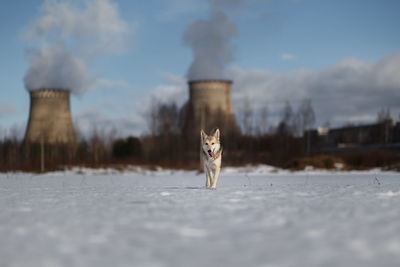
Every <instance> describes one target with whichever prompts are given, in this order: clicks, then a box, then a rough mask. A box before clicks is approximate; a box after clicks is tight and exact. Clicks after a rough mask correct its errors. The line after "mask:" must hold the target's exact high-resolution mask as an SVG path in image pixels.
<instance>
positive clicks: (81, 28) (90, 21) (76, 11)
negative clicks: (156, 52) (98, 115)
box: [24, 0, 132, 94]
mask: <svg viewBox="0 0 400 267" xmlns="http://www.w3.org/2000/svg"><path fill="white" fill-rule="evenodd" d="M74 4H75V5H74ZM76 4H79V5H76ZM131 37H132V31H131V30H130V27H129V24H128V23H127V22H125V21H124V20H123V19H122V18H121V17H120V15H119V12H118V7H117V5H116V4H114V3H112V2H111V1H109V0H82V1H72V0H69V1H62V2H61V1H55V0H46V1H45V2H44V3H43V5H42V6H41V9H40V16H39V18H37V19H36V20H35V21H34V22H33V23H32V24H31V25H29V27H28V29H27V32H26V38H27V39H28V40H29V41H30V42H32V43H33V44H34V45H35V48H33V49H30V50H29V51H28V56H27V59H28V62H29V64H30V67H29V69H28V72H27V73H26V75H25V77H24V82H25V87H26V88H27V89H28V90H36V89H41V88H54V89H57V88H60V89H69V90H71V92H72V93H75V94H82V93H84V92H85V91H87V90H90V89H91V88H92V87H93V85H94V82H95V81H96V78H95V77H93V76H92V75H91V73H90V72H89V69H90V68H89V67H90V64H91V63H93V61H94V60H95V59H96V58H97V57H99V56H102V55H105V54H110V53H119V52H122V51H124V50H125V49H127V48H128V44H129V43H130V40H131Z"/></svg>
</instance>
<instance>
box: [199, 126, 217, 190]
mask: <svg viewBox="0 0 400 267" xmlns="http://www.w3.org/2000/svg"><path fill="white" fill-rule="evenodd" d="M219 137H220V132H219V129H218V128H215V129H214V130H213V131H211V133H210V135H207V134H206V133H205V132H204V131H203V130H201V131H200V142H201V146H200V164H202V165H203V168H204V172H205V173H206V188H210V189H216V188H217V182H218V177H219V173H220V171H221V161H222V146H221V143H220V140H219Z"/></svg>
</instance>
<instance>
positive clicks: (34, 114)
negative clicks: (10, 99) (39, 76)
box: [25, 89, 76, 144]
mask: <svg viewBox="0 0 400 267" xmlns="http://www.w3.org/2000/svg"><path fill="white" fill-rule="evenodd" d="M69 95H70V92H69V91H67V90H54V89H41V90H33V91H30V97H31V106H30V113H29V120H28V127H27V128H26V133H25V141H26V142H40V141H41V140H42V139H43V140H44V142H45V143H49V144H56V143H63V144H65V143H76V134H75V130H74V126H73V124H72V118H71V111H70V110H71V109H70V101H69Z"/></svg>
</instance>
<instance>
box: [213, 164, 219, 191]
mask: <svg viewBox="0 0 400 267" xmlns="http://www.w3.org/2000/svg"><path fill="white" fill-rule="evenodd" d="M220 170H221V168H220V167H218V166H217V167H216V168H215V175H214V179H212V181H211V189H217V182H218V176H219V171H220Z"/></svg>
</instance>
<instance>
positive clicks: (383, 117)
mask: <svg viewBox="0 0 400 267" xmlns="http://www.w3.org/2000/svg"><path fill="white" fill-rule="evenodd" d="M391 119H392V117H391V115H390V109H389V108H386V109H385V108H381V109H380V110H379V111H378V114H377V115H376V122H378V123H381V122H385V121H389V120H391Z"/></svg>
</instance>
